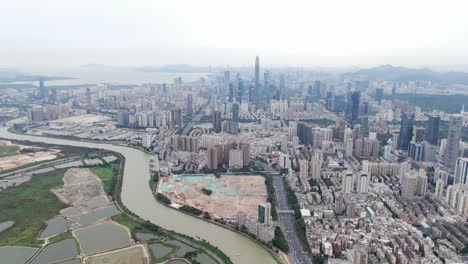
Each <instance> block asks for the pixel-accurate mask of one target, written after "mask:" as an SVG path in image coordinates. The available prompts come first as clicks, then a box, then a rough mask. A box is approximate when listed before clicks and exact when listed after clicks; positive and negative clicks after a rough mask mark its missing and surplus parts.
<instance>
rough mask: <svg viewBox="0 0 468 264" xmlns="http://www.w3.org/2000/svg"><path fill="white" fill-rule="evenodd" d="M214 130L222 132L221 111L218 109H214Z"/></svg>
mask: <svg viewBox="0 0 468 264" xmlns="http://www.w3.org/2000/svg"><path fill="white" fill-rule="evenodd" d="M212 123H213V131H214V132H215V133H219V132H221V112H220V111H218V110H214V111H213V122H212Z"/></svg>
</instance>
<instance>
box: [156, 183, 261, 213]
mask: <svg viewBox="0 0 468 264" xmlns="http://www.w3.org/2000/svg"><path fill="white" fill-rule="evenodd" d="M203 188H206V189H209V190H211V191H212V194H211V195H207V194H205V193H203V191H202V189H203ZM159 191H160V192H161V193H163V194H165V195H166V196H168V197H169V198H170V199H171V200H172V201H174V202H176V203H179V204H182V205H189V206H192V207H195V208H198V209H200V210H202V211H205V212H208V213H210V214H211V215H212V216H214V217H216V218H225V219H234V218H235V216H236V214H237V212H240V211H242V212H245V213H247V215H248V216H249V217H252V218H256V216H257V210H258V209H257V208H258V205H259V204H261V203H264V202H265V201H266V199H267V190H266V186H265V179H264V178H263V177H262V176H253V175H252V176H250V175H248V176H245V175H244V176H237V175H236V176H222V177H221V178H216V177H215V176H213V175H187V176H182V175H175V176H170V177H164V178H162V179H161V185H160V189H159Z"/></svg>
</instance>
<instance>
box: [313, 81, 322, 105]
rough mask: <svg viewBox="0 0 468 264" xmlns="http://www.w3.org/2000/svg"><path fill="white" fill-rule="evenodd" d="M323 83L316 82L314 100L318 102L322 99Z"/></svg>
mask: <svg viewBox="0 0 468 264" xmlns="http://www.w3.org/2000/svg"><path fill="white" fill-rule="evenodd" d="M321 86H322V83H321V82H320V81H315V82H314V98H315V99H316V100H317V101H318V100H320V99H322V93H321V91H320V89H321Z"/></svg>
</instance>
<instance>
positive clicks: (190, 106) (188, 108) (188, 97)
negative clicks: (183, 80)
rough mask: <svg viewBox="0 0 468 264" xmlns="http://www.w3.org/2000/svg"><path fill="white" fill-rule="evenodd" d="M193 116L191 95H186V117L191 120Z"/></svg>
mask: <svg viewBox="0 0 468 264" xmlns="http://www.w3.org/2000/svg"><path fill="white" fill-rule="evenodd" d="M192 114H193V97H192V94H188V95H187V117H189V118H191V117H192Z"/></svg>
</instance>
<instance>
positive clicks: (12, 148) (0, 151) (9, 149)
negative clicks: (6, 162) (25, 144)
mask: <svg viewBox="0 0 468 264" xmlns="http://www.w3.org/2000/svg"><path fill="white" fill-rule="evenodd" d="M18 150H19V147H18V146H16V145H9V146H0V158H3V157H9V156H14V155H18Z"/></svg>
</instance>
